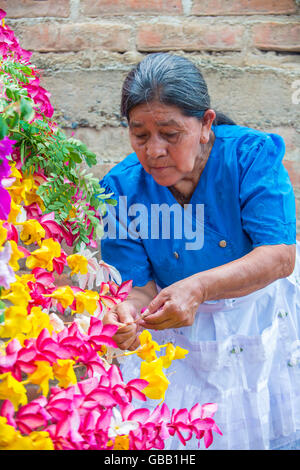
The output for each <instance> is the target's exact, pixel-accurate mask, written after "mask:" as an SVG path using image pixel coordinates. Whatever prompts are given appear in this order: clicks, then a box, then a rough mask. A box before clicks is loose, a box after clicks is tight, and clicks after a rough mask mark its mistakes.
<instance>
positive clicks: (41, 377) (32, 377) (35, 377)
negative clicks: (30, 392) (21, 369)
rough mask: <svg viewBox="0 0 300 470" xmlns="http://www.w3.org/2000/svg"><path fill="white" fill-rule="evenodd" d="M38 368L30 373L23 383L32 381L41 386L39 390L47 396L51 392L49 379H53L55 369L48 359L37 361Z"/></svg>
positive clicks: (35, 363)
mask: <svg viewBox="0 0 300 470" xmlns="http://www.w3.org/2000/svg"><path fill="white" fill-rule="evenodd" d="M34 365H35V366H36V370H35V371H34V372H33V373H32V374H29V375H28V379H27V380H25V381H24V382H23V383H29V382H30V383H32V384H36V385H39V386H40V389H39V391H40V392H41V393H42V394H43V395H44V396H45V397H46V396H47V395H48V392H49V380H50V379H51V380H53V379H54V376H53V370H52V367H51V366H50V364H49V362H47V361H35V362H34Z"/></svg>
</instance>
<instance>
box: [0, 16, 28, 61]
mask: <svg viewBox="0 0 300 470" xmlns="http://www.w3.org/2000/svg"><path fill="white" fill-rule="evenodd" d="M0 13H1V19H3V18H4V17H5V16H6V12H5V11H4V10H2V9H1V10H0ZM0 54H2V55H3V58H4V59H5V58H7V57H8V56H11V55H12V56H13V58H14V59H16V60H19V61H20V62H27V61H29V59H30V57H31V55H32V53H31V52H29V51H26V50H25V49H22V47H21V46H20V44H19V41H18V39H17V38H16V37H15V34H14V32H13V31H12V30H11V29H10V28H9V27H8V26H5V25H3V24H2V25H1V26H0Z"/></svg>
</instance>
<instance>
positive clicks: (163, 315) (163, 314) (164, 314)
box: [138, 303, 172, 326]
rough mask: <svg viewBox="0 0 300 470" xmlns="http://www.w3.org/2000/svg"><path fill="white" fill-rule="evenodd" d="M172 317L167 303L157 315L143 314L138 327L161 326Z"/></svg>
mask: <svg viewBox="0 0 300 470" xmlns="http://www.w3.org/2000/svg"><path fill="white" fill-rule="evenodd" d="M171 317H172V315H171V314H170V312H169V311H168V304H167V303H166V304H165V305H164V306H163V307H160V308H159V309H158V310H157V311H156V312H155V313H152V314H150V313H148V314H147V315H145V314H143V315H142V317H141V320H139V321H138V325H142V326H143V325H144V324H145V323H147V324H159V323H161V322H163V321H165V320H168V319H170V318H171Z"/></svg>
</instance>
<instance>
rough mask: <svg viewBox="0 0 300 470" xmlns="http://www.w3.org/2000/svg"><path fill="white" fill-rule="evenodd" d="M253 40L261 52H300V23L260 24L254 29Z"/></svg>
mask: <svg viewBox="0 0 300 470" xmlns="http://www.w3.org/2000/svg"><path fill="white" fill-rule="evenodd" d="M252 40H253V44H254V46H255V47H257V48H258V49H261V50H273V51H286V52H299V51H300V23H295V22H294V23H292V22H291V23H275V22H268V23H260V24H256V25H255V26H253V27H252Z"/></svg>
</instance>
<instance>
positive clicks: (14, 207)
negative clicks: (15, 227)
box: [7, 199, 22, 224]
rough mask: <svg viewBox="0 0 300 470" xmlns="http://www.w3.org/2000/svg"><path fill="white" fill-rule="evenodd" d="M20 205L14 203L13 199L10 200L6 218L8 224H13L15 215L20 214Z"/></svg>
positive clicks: (15, 219)
mask: <svg viewBox="0 0 300 470" xmlns="http://www.w3.org/2000/svg"><path fill="white" fill-rule="evenodd" d="M21 211H22V206H20V205H19V204H16V203H15V201H14V200H13V199H12V200H11V202H10V212H9V215H8V218H7V222H9V223H10V224H15V223H16V222H17V217H18V215H19V214H21Z"/></svg>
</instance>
